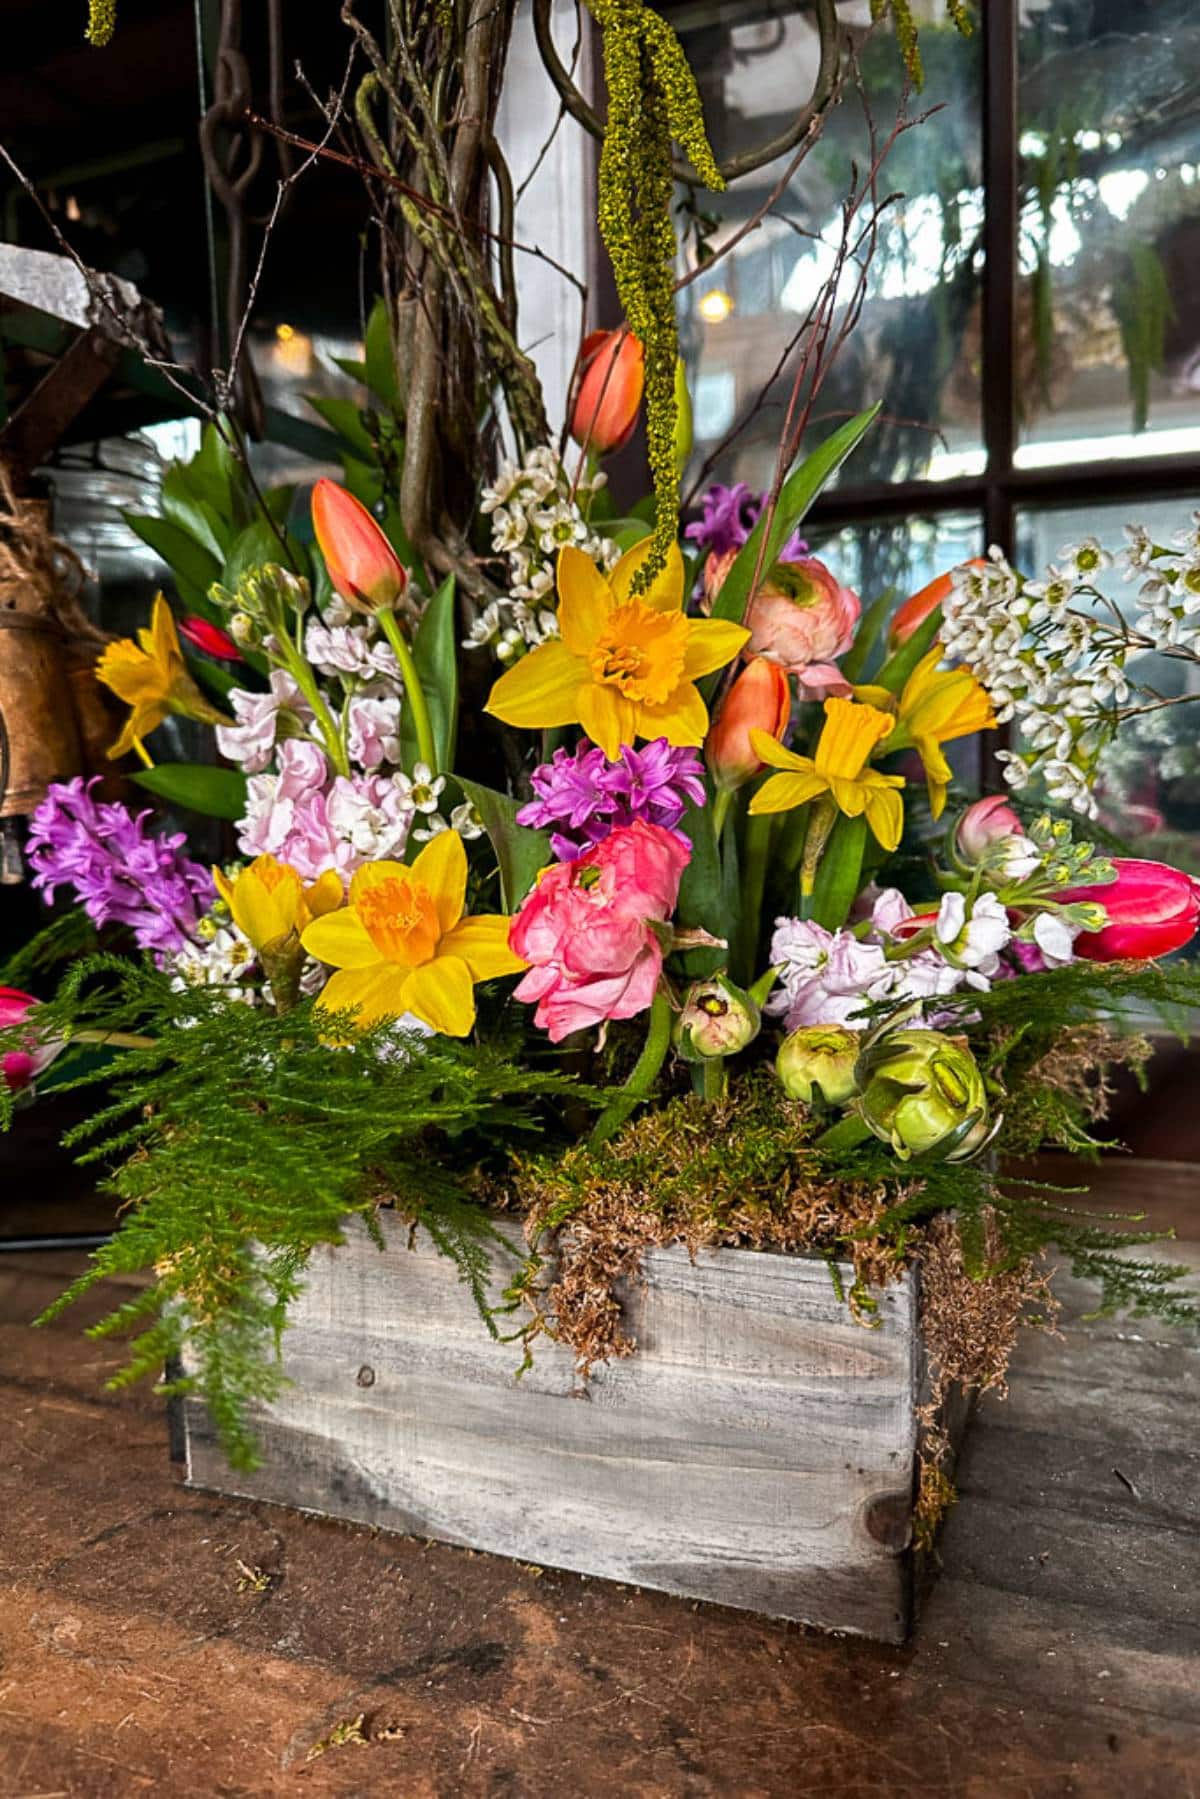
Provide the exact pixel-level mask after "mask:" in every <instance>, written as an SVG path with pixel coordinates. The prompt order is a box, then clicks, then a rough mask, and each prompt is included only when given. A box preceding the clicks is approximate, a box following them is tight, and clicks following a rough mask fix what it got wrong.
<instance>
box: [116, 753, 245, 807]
mask: <svg viewBox="0 0 1200 1799" xmlns="http://www.w3.org/2000/svg"><path fill="white" fill-rule="evenodd" d="M131 779H132V780H134V781H135V782H136V783H137V785H138V786H139V787H144V788H145V790H146V792H147V793H152V794H154V795H155V797H156V798H157V799H160V800H166V801H167V802H168V804H169V805H172V806H186V807H187V809H188V810H189V811H190V812H201V813H203V814H204V816H205V817H206V818H229V819H238V818H241V816H242V814H243V813H244V812H245V810H246V777H245V775H244V774H243V773H242V772H241V770H240V769H237V768H213V767H211V766H210V765H209V764H207V763H203V762H159V763H157V764H156V766H155V767H154V768H143V769H141V770H139V772H138V773H137V774H135V775H133V776H131Z"/></svg>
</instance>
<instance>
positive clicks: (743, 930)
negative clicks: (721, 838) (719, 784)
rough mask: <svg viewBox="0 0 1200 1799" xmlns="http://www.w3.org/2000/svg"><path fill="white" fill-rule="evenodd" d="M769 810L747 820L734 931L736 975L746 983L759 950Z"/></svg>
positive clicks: (769, 822) (772, 822)
mask: <svg viewBox="0 0 1200 1799" xmlns="http://www.w3.org/2000/svg"><path fill="white" fill-rule="evenodd" d="M774 822H775V821H774V819H773V817H772V816H771V814H770V813H768V812H764V813H759V814H757V815H752V816H751V817H749V818H747V820H746V836H745V850H744V854H743V857H742V867H741V893H740V895H739V899H738V922H737V930H736V933H735V934H734V943H735V945H736V954H735V955H734V957H733V963H734V968H733V978H734V979H735V980H736V981H737V982H738V983H739V985H742V986H745V985H746V984H747V983H748V982H749V980H750V978H751V975H752V973H753V971H754V965H755V962H756V961H757V959H758V957H757V952H758V930H759V925H760V923H761V914H762V899H763V889H764V887H765V886H766V881H767V860H768V852H769V850H770V845H771V826H772V825H773V824H774Z"/></svg>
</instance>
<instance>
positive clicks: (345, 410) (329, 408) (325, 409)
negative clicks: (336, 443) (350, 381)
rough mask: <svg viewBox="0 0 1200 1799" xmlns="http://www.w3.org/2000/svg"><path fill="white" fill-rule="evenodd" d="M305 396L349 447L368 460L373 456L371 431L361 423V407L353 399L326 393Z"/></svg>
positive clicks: (373, 446)
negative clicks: (344, 398)
mask: <svg viewBox="0 0 1200 1799" xmlns="http://www.w3.org/2000/svg"><path fill="white" fill-rule="evenodd" d="M306 398H307V400H308V404H309V405H310V406H311V407H312V409H313V411H314V412H315V413H318V414H319V415H320V417H321V418H323V419H324V420H325V423H326V424H327V425H328V426H329V427H330V429H331V430H333V431H336V432H337V434H338V436H339V437H340V438H341V439H342V440H343V442H345V443H347V444H349V445H350V447H351V449H353V450H354V451H356V452H357V454H358V455H360V456H362V457H364V458H365V459H366V460H368V461H369V460H370V459H371V458H372V457H374V455H375V445H374V442H373V441H372V438H371V433H370V432H369V431H368V430H367V427H366V425H365V424H364V423H363V416H362V409H361V408H360V407H359V406H357V405H356V404H355V402H354V401H353V400H343V399H339V398H338V397H337V396H336V395H328V394H308V395H307V396H306Z"/></svg>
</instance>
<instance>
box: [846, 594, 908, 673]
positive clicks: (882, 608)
mask: <svg viewBox="0 0 1200 1799" xmlns="http://www.w3.org/2000/svg"><path fill="white" fill-rule="evenodd" d="M895 599H896V590H895V588H894V587H887V588H885V589H884V591H883V592H882V593H881V594H880V596H879V598H878V599H877V600H875V601H873V602H872V604H871V605H870V606H868V607H867V610H866V611H865V612H864V613H863V615H862V617H861V618H860V619H859V621H858V627H857V629H856V630H855V633H854V642H853V643H852V644H851V645H850V648H849V649H848V650H847V651H846V654H845V655H844V656H843V657H842V660H841V664H840V667H841V671H842V673H843V675H845V677H846V679H847V681H850V682H855V681H861V680H862V679H863V678H864V676H865V674H866V671H867V665H868V663H869V662H870V659H871V653H872V651H873V650H874V648H875V645H876V643H877V642H878V641H879V633H880V632H881V631H882V630H883V627H884V625H885V624H886V623H887V620H888V614H889V613H890V612H891V610H892V607H893V605H894V603H895Z"/></svg>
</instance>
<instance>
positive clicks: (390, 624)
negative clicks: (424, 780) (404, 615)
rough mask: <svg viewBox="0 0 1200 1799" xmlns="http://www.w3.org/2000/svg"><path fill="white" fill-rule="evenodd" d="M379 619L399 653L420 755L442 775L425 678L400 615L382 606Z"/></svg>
mask: <svg viewBox="0 0 1200 1799" xmlns="http://www.w3.org/2000/svg"><path fill="white" fill-rule="evenodd" d="M376 617H377V618H378V619H379V622H380V624H381V625H382V626H383V634H384V636H385V637H386V638H387V640H388V642H389V643H390V644H391V646H392V649H393V650H394V651H395V653H396V661H397V662H398V663H399V664H400V675H401V679H402V680H403V682H404V698H405V700H406V702H407V704H408V705H409V706H410V707H411V708H412V721H413V730H414V731H415V732H416V736H417V755H418V756H419V758H420V760H421V761H422V762H424V763H425V764H426V766H427V767H428V769H429V772H430V774H432V775H436V774H437V772H438V755H437V748H436V746H435V744H434V741H433V725H432V724H431V723H430V719H429V707H428V706H427V704H426V703H425V690H424V688H423V687H422V686H421V677H420V675H419V674H418V673H417V665H416V663H415V662H414V661H413V654H412V651H411V649H410V648H409V646H408V644H407V642H406V641H405V637H404V633H403V631H402V630H401V629H400V623H399V620H398V619H397V617H396V614H395V613H394V612H393V611H391V609H390V608H389V607H386V606H381V607H380V609H379V611H378V613H377V614H376Z"/></svg>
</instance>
